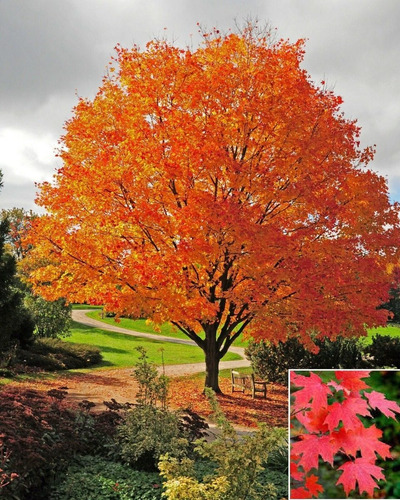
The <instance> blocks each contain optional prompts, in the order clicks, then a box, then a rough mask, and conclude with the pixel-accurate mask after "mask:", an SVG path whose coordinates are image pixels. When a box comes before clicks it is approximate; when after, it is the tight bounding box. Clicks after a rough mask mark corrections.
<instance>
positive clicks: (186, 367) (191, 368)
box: [72, 309, 250, 376]
mask: <svg viewBox="0 0 400 500" xmlns="http://www.w3.org/2000/svg"><path fill="white" fill-rule="evenodd" d="M88 312H90V309H73V310H72V319H73V320H74V321H76V322H78V323H82V324H83V325H86V326H91V327H93V328H101V329H102V330H110V331H112V332H118V333H123V334H125V335H132V336H134V337H143V338H147V339H152V340H160V341H163V342H171V343H173V344H186V345H194V346H196V343H195V342H193V341H192V340H189V339H188V340H186V339H177V338H174V337H167V336H164V335H156V334H153V333H144V332H137V331H135V330H128V329H127V328H121V327H119V326H117V325H109V324H107V323H103V322H102V321H98V320H96V319H92V318H89V317H88V316H86V314H87V313H88ZM229 351H230V352H233V353H235V354H238V355H239V356H241V357H242V358H243V359H240V360H237V361H220V363H219V368H220V370H223V369H225V368H229V369H236V368H242V367H244V366H250V361H248V360H247V359H245V355H244V349H243V348H242V347H230V349H229ZM130 370H131V369H130ZM205 370H206V365H205V363H189V364H183V365H182V364H179V365H178V364H177V365H165V375H167V376H181V375H189V374H191V373H198V372H204V371H205Z"/></svg>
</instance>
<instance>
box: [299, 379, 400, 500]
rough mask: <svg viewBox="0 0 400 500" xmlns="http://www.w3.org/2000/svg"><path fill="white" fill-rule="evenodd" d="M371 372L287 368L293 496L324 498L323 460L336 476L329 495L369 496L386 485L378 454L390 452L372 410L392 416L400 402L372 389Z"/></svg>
mask: <svg viewBox="0 0 400 500" xmlns="http://www.w3.org/2000/svg"><path fill="white" fill-rule="evenodd" d="M369 376H370V371H368V370H358V371H357V370H346V371H340V370H336V371H330V372H321V371H311V372H302V371H291V373H290V382H291V397H292V400H291V406H290V408H291V437H292V439H293V442H292V446H291V498H310V497H313V498H314V497H316V498H326V497H325V496H324V490H325V487H326V485H325V484H324V482H323V478H321V475H320V468H321V464H322V463H324V462H326V463H329V464H330V465H331V470H333V472H334V473H335V476H336V479H335V482H336V492H334V493H335V494H334V495H332V489H331V490H330V492H329V498H344V497H349V496H350V493H351V492H352V491H355V494H356V495H358V494H362V493H364V492H365V493H366V494H367V495H368V498H372V497H373V495H374V492H375V489H378V488H379V487H380V486H382V485H383V486H384V483H382V481H380V483H379V484H378V481H379V480H385V475H384V473H383V472H384V466H382V467H381V466H379V465H382V464H379V465H378V464H377V462H378V455H379V457H380V459H381V461H382V460H385V459H391V458H392V454H391V452H390V446H389V444H387V443H385V442H384V441H383V439H381V438H382V436H383V431H382V430H381V429H379V428H378V427H377V426H376V424H377V419H376V415H379V414H383V415H385V417H388V418H389V419H394V420H396V418H398V416H399V414H400V406H399V405H398V403H397V402H396V401H392V400H389V399H387V398H386V396H385V394H384V393H382V392H378V391H376V390H375V389H374V387H373V381H370V380H366V379H368V378H369ZM390 444H392V443H390ZM320 457H321V458H320ZM383 495H384V493H383ZM380 497H381V496H380ZM383 497H384V496H383ZM357 498H358V497H357Z"/></svg>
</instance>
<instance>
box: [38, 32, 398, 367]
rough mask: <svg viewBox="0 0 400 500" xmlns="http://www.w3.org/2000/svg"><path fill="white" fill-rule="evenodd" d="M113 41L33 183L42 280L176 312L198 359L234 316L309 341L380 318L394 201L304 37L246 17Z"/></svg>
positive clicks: (108, 300)
mask: <svg viewBox="0 0 400 500" xmlns="http://www.w3.org/2000/svg"><path fill="white" fill-rule="evenodd" d="M116 51H117V55H116V58H115V60H114V61H113V62H112V67H113V68H112V69H113V71H111V72H110V76H107V77H106V78H104V81H103V83H102V85H101V87H100V89H99V91H98V93H97V95H96V97H95V98H94V99H93V101H90V100H86V99H80V100H79V102H78V104H77V106H76V107H75V110H74V115H73V117H72V118H71V119H70V120H69V121H68V122H67V123H66V125H65V135H64V136H63V137H62V139H61V151H60V157H61V159H62V162H63V165H62V167H61V168H60V169H59V170H58V172H57V174H56V175H55V179H54V183H53V184H50V183H44V184H42V185H41V189H40V193H39V196H38V203H39V205H41V206H42V207H44V208H45V209H46V210H47V215H45V216H43V217H40V219H39V220H37V221H35V228H34V231H33V232H32V233H31V237H30V242H31V243H32V244H33V245H34V246H35V249H34V250H33V252H32V254H31V260H32V261H33V262H34V263H35V265H33V264H31V268H30V269H31V280H32V283H33V284H34V286H35V289H36V291H37V292H39V293H41V294H42V295H43V296H45V297H46V298H48V299H56V298H58V297H60V296H66V297H67V298H68V299H69V300H70V301H72V302H82V301H86V302H95V303H102V304H105V305H106V307H107V308H108V309H110V310H113V311H119V312H124V313H129V314H132V315H142V314H143V313H145V314H146V315H147V316H148V317H149V318H151V319H152V320H153V321H155V322H163V321H166V320H168V321H171V322H173V323H174V324H175V325H176V326H177V327H178V328H180V329H181V330H182V331H184V332H185V333H186V334H187V335H188V336H189V337H190V338H192V339H193V340H195V341H196V342H197V343H198V345H199V346H200V347H202V348H203V349H204V350H207V349H208V350H209V351H210V352H208V353H206V354H207V356H206V357H207V360H208V359H209V358H210V356H213V357H214V359H217V358H219V357H222V356H223V355H224V354H225V352H226V350H227V348H228V347H229V345H230V344H231V341H232V340H233V338H234V336H235V335H236V334H235V332H238V330H239V329H241V328H243V329H245V330H246V331H247V332H249V334H251V335H253V336H254V337H255V338H257V339H260V338H267V339H272V340H279V339H285V338H286V337H287V335H290V334H296V335H297V334H300V335H301V338H302V339H303V341H304V342H305V343H309V344H310V345H311V340H310V336H309V332H310V331H311V330H314V331H318V332H320V334H321V335H322V336H324V335H327V336H329V337H331V338H335V336H337V335H338V334H340V335H344V336H345V335H354V334H361V333H363V332H365V328H366V327H370V326H373V325H380V324H384V323H385V321H386V319H387V313H386V312H385V311H383V310H377V308H376V306H377V305H379V304H380V303H382V302H383V301H384V300H385V299H387V290H388V277H387V272H386V270H387V268H388V266H389V264H390V263H391V262H395V260H396V255H395V253H396V251H397V247H396V245H397V242H398V234H399V233H398V230H399V218H398V214H399V210H398V208H399V207H398V206H397V205H393V206H392V205H391V204H390V202H389V199H388V192H387V185H386V182H385V180H384V179H383V178H382V177H379V176H378V175H376V174H375V173H374V172H372V171H371V170H369V169H367V168H366V165H367V164H368V163H369V161H370V160H371V159H372V157H373V153H374V152H373V149H372V148H367V149H365V150H361V149H360V148H359V133H360V130H359V127H358V126H357V124H356V122H355V121H351V120H347V119H346V118H345V117H344V116H343V114H342V113H341V111H340V104H341V98H340V97H337V96H335V95H334V94H333V92H331V91H329V90H327V89H326V88H324V87H321V86H319V85H316V84H314V83H313V82H311V81H310V78H309V76H308V75H307V73H306V72H305V71H304V69H302V68H301V63H302V59H303V42H302V41H301V40H300V41H298V42H296V43H289V42H287V41H282V40H281V41H278V42H273V41H272V40H271V39H270V37H269V36H267V35H265V34H264V35H261V36H259V34H258V33H257V30H256V29H255V28H254V27H251V26H248V27H247V28H246V29H244V30H243V31H242V32H241V33H239V34H227V35H224V36H222V35H219V34H218V33H216V34H214V36H206V37H205V41H204V43H203V45H202V46H200V47H199V48H197V49H196V50H190V49H186V50H182V49H179V48H178V47H174V46H173V45H171V44H169V43H167V42H165V41H153V42H151V43H149V44H148V45H147V47H146V49H145V50H140V49H139V48H138V47H133V48H132V49H124V48H121V47H117V49H116ZM201 330H205V331H206V336H207V342H205V341H203V340H201V339H200V337H199V336H198V333H199V331H201ZM216 338H218V339H219V340H218V341H216V340H215V339H216ZM211 351H212V352H211ZM216 353H217V354H216ZM208 369H211V365H208Z"/></svg>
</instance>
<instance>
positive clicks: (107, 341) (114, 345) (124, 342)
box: [64, 322, 241, 368]
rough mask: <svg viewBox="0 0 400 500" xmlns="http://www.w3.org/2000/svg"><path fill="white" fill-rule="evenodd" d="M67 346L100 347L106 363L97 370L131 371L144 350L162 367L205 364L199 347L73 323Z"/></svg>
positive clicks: (230, 354)
mask: <svg viewBox="0 0 400 500" xmlns="http://www.w3.org/2000/svg"><path fill="white" fill-rule="evenodd" d="M64 340H65V341H67V342H75V343H77V344H88V345H93V346H96V347H98V348H99V349H100V350H101V353H102V355H103V361H102V363H101V364H99V365H97V366H96V367H98V368H105V367H107V368H130V367H132V366H134V365H135V364H136V363H137V361H138V359H139V352H138V351H137V350H136V347H138V346H143V347H144V348H145V349H146V350H147V354H148V356H149V359H150V360H151V361H152V362H153V363H155V364H157V365H161V364H162V362H163V358H164V363H165V364H166V365H173V364H186V363H201V362H203V361H204V354H203V351H202V350H201V349H200V348H199V347H197V346H189V345H180V344H172V343H170V342H162V341H159V340H151V339H145V338H140V337H134V336H130V335H126V334H123V333H117V332H110V331H105V330H101V329H100V328H93V327H89V326H85V325H82V324H80V323H76V322H73V324H72V327H71V336H70V337H66V338H65V339H64ZM235 359H241V358H240V356H238V355H236V354H233V353H228V354H227V355H226V356H225V357H224V361H230V360H235Z"/></svg>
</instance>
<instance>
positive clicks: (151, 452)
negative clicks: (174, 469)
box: [118, 405, 188, 471]
mask: <svg viewBox="0 0 400 500" xmlns="http://www.w3.org/2000/svg"><path fill="white" fill-rule="evenodd" d="M118 438H119V443H120V445H121V454H122V458H123V460H125V461H126V462H127V463H128V464H130V465H132V466H134V467H136V468H139V469H141V470H148V471H155V470H157V463H158V461H159V458H160V456H161V455H163V454H165V453H170V454H171V455H172V456H174V457H181V456H182V455H185V454H186V453H187V451H188V441H187V439H185V438H184V436H182V433H181V430H180V427H179V418H178V416H177V414H175V413H172V412H170V411H168V410H166V409H161V408H155V407H153V406H148V405H146V406H144V405H139V406H138V407H136V408H134V409H133V410H130V411H129V412H128V413H127V415H126V420H125V422H124V423H123V424H121V425H120V426H119V427H118Z"/></svg>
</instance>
